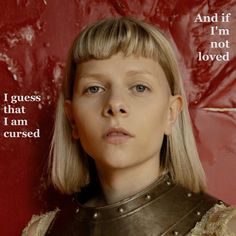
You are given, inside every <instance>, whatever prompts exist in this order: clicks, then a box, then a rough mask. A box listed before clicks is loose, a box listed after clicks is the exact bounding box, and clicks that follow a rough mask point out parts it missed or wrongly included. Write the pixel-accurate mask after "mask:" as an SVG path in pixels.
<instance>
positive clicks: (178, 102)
mask: <svg viewBox="0 0 236 236" xmlns="http://www.w3.org/2000/svg"><path fill="white" fill-rule="evenodd" d="M182 107H183V98H182V96H180V95H175V96H171V97H170V101H169V107H168V114H167V122H166V127H165V130H164V133H165V134H166V135H170V134H171V132H172V126H173V125H174V123H175V121H176V120H177V117H178V115H179V113H180V112H181V110H182Z"/></svg>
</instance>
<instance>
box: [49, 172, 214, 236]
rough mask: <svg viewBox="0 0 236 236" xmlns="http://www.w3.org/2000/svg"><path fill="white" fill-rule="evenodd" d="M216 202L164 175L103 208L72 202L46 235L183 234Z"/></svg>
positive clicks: (145, 235)
mask: <svg viewBox="0 0 236 236" xmlns="http://www.w3.org/2000/svg"><path fill="white" fill-rule="evenodd" d="M217 202H218V200H217V199H215V198H213V197H211V196H209V195H207V194H203V193H192V192H189V191H188V190H187V189H185V188H183V187H181V186H179V185H176V184H174V183H173V182H172V181H171V179H170V177H169V176H168V175H165V176H163V177H162V178H161V179H159V180H158V181H156V182H155V183H153V184H152V185H150V186H149V187H147V188H146V189H144V190H143V191H141V192H139V193H138V194H136V195H134V196H132V197H130V198H127V199H124V200H122V201H120V202H117V203H114V204H111V205H106V206H103V207H87V206H84V205H81V204H79V203H76V204H75V205H74V206H72V207H70V208H67V209H66V210H62V211H60V212H59V213H58V214H57V216H56V217H55V219H54V221H53V222H52V224H51V225H50V227H49V229H48V232H47V234H46V235H48V236H49V235H50V236H58V235H60V236H75V235H79V236H110V235H112V236H123V235H131V236H132V235H135V236H157V235H165V236H167V235H186V234H187V233H188V232H189V231H190V230H191V229H192V228H193V227H194V226H195V224H196V222H198V221H200V220H201V218H202V216H203V215H204V214H205V213H206V212H207V210H209V209H210V208H211V207H212V206H214V204H216V203H217Z"/></svg>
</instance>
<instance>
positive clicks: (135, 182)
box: [96, 158, 160, 204]
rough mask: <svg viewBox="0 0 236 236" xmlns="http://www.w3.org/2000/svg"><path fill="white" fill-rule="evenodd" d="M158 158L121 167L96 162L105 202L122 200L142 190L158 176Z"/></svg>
mask: <svg viewBox="0 0 236 236" xmlns="http://www.w3.org/2000/svg"><path fill="white" fill-rule="evenodd" d="M158 160H159V159H158V158H151V159H150V160H148V161H146V162H145V163H141V164H139V165H135V166H132V167H127V168H122V169H110V168H105V167H104V166H100V165H98V164H96V167H97V172H98V177H99V181H100V185H101V188H102V191H103V197H104V201H105V203H106V204H111V203H115V202H118V201H120V200H123V199H124V198H126V197H129V196H132V195H134V194H136V193H138V192H139V191H141V190H143V189H144V188H145V187H147V186H148V185H150V184H152V183H153V182H154V181H156V180H157V179H158V178H159V176H160V173H159V161H158Z"/></svg>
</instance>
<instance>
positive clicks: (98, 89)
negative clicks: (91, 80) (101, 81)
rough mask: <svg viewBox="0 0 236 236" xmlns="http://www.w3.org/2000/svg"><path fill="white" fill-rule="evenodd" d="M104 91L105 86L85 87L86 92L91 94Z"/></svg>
mask: <svg viewBox="0 0 236 236" xmlns="http://www.w3.org/2000/svg"><path fill="white" fill-rule="evenodd" d="M103 91H104V88H102V87H100V86H90V87H88V88H86V89H85V91H84V93H86V94H91V93H101V92H103Z"/></svg>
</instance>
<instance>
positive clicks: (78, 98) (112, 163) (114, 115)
mask: <svg viewBox="0 0 236 236" xmlns="http://www.w3.org/2000/svg"><path fill="white" fill-rule="evenodd" d="M181 107H182V97H181V96H179V95H175V96H172V95H171V93H170V89H169V85H168V82H167V79H166V76H165V74H164V72H163V70H162V68H161V66H160V65H159V64H158V62H156V61H153V60H152V59H147V58H143V57H136V56H133V55H132V56H128V57H124V56H123V55H122V54H121V53H119V54H116V55H114V56H112V57H111V58H109V59H105V60H90V61H88V62H85V63H82V64H80V65H78V68H77V78H76V82H75V85H74V91H73V99H72V101H71V100H66V101H65V111H66V114H67V116H68V118H69V120H70V122H71V126H72V133H73V137H74V138H75V139H79V140H80V142H81V144H82V146H83V148H84V150H85V151H86V152H87V153H88V154H89V155H90V156H91V157H92V158H93V159H94V160H95V163H96V168H97V171H98V176H99V181H100V184H101V188H102V192H103V203H106V204H109V203H114V202H117V201H119V200H121V199H123V198H125V197H128V196H130V195H132V194H135V193H137V192H138V191H140V190H142V189H144V188H145V187H146V186H148V185H149V184H151V183H153V182H154V181H155V180H157V179H158V177H159V176H160V175H161V174H162V173H160V170H159V159H160V149H161V145H162V140H163V136H164V134H166V135H169V134H171V128H172V126H173V124H174V122H175V120H176V118H177V116H178V114H179V112H180V111H181ZM109 128H123V129H125V130H126V131H128V132H129V134H130V135H124V134H123V133H116V132H113V133H110V136H109V137H108V136H106V135H105V134H106V132H107V131H108V129H109Z"/></svg>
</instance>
